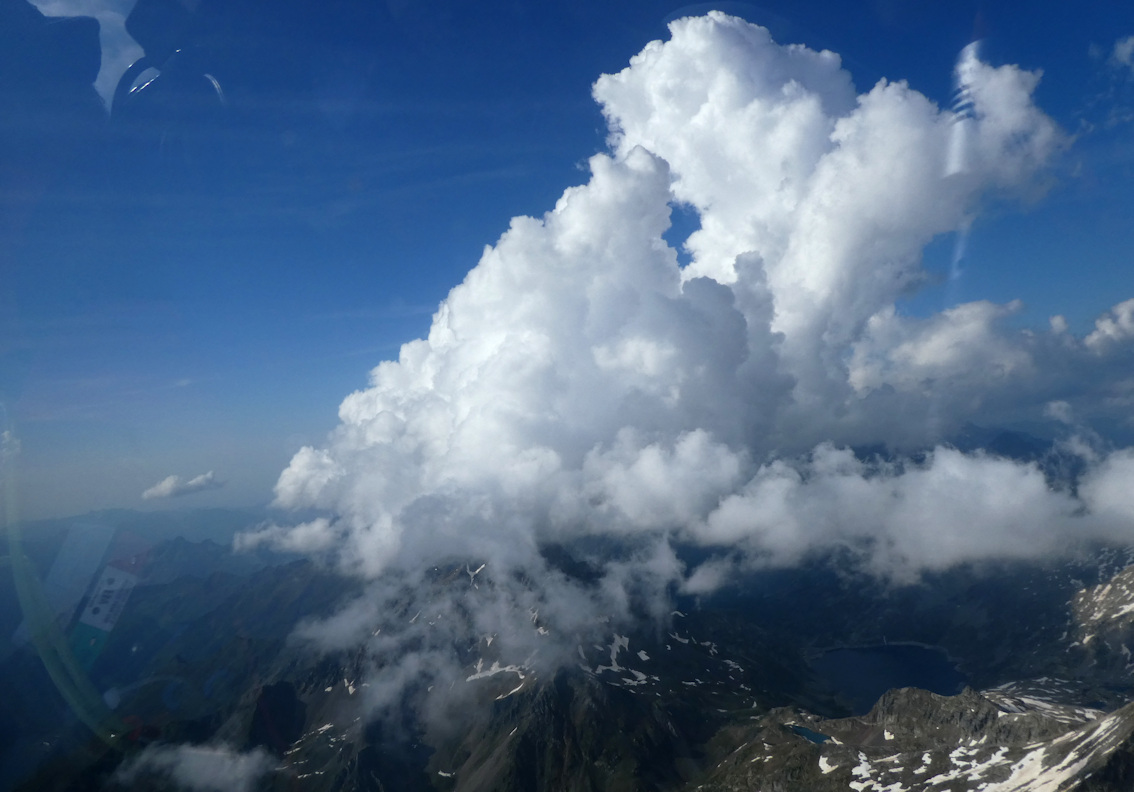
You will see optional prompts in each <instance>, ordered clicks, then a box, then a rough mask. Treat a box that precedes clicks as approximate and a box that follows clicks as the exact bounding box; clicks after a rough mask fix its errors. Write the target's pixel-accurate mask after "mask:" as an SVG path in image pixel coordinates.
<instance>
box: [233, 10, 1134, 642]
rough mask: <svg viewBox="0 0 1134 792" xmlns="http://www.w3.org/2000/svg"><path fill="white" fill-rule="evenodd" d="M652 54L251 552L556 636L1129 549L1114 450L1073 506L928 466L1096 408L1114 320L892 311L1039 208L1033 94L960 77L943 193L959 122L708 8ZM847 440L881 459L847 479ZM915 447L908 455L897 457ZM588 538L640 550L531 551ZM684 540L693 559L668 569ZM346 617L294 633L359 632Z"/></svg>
mask: <svg viewBox="0 0 1134 792" xmlns="http://www.w3.org/2000/svg"><path fill="white" fill-rule="evenodd" d="M670 29H671V34H672V37H671V39H670V40H669V41H667V42H660V41H655V42H652V43H651V44H649V45H648V46H647V47H646V48H645V49H644V50H643V51H642V52H641V53H640V54H639V55H637V56H636V57H634V58H633V59H632V60H631V62H630V66H629V67H628V68H627V69H625V70H624V71H622V72H620V73H619V74H615V75H604V76H603V77H601V78H600V79H599V80H598V82H597V83H596V84H595V87H594V95H595V98H596V99H597V101H598V102H599V103H600V104H601V106H602V109H603V112H604V114H605V116H606V118H607V121H608V124H609V127H610V138H609V145H610V153H607V154H598V155H596V156H594V157H593V158H592V159H591V160H590V170H591V177H590V180H589V181H588V182H587V183H586V184H584V185H582V186H578V187H572V188H570V189H568V190H566V191H565V192H564V194H563V196H562V198H561V199H560V200H559V201H558V203H557V204H556V206H555V208H554V209H552V210H551V211H550V212H548V213H547V214H545V215H544V216H543V217H542V218H532V217H519V218H516V219H514V220H513V221H512V223H511V226H510V228H509V229H508V231H507V232H506V233H505V234H504V235H503V236H502V237H501V238H500V240H499V241H498V242H497V243H496V245H495V246H494V247H488V248H486V249H485V252H484V255H483V257H482V258H481V260H480V262H479V264H477V266H476V267H475V268H474V269H472V271H471V272H470V273H469V274H468V276H467V278H466V279H465V281H464V282H463V283H462V284H460V285H459V286H457V287H456V288H454V289H453V290H452V292H451V293H450V294H449V296H448V298H447V299H446V300H445V301H444V302H443V303H442V304H441V306H440V308H439V310H438V311H437V314H436V315H435V317H434V320H433V325H432V328H431V329H430V332H429V336H428V338H426V339H423V340H416V341H412V342H410V343H408V344H406V345H405V346H403V347H402V350H401V354H400V356H399V359H398V360H397V361H396V362H395V361H389V362H384V363H381V364H380V365H379V366H378V367H377V368H376V369H374V371H373V372H372V373H371V382H370V386H369V387H368V388H367V389H365V390H362V391H359V392H356V393H353V394H351V395H350V396H348V397H347V398H346V400H345V401H344V402H343V404H342V406H341V408H340V412H339V414H340V418H341V421H342V423H341V426H339V427H338V429H337V430H336V431H335V432H334V433H333V434H332V435H331V437H330V438H329V440H328V442H327V444H326V446H325V447H323V448H310V447H309V448H304V449H302V450H301V451H299V453H297V454H296V455H295V457H294V459H293V460H292V462H291V464H290V466H289V467H288V468H287V470H286V471H284V473H283V474H282V475H281V477H280V479H279V483H278V485H277V489H276V494H277V499H278V503H279V504H281V505H283V506H287V507H315V508H318V509H321V510H324V511H325V513H326V515H327V516H326V517H324V518H320V519H319V520H317V521H315V522H312V523H306V524H304V525H301V526H298V527H296V528H294V529H287V528H280V527H278V526H274V527H271V528H269V529H265V531H264V532H262V533H260V534H253V535H250V536H246V537H245V538H244V539H243V542H244V543H246V544H254V543H256V542H258V541H273V542H281V543H283V544H284V545H285V546H290V547H292V548H300V549H302V548H313V549H320V550H328V549H330V550H332V551H333V552H334V553H335V554H336V556H337V558H338V559H339V561H340V562H341V563H342V565H343V566H344V567H345V568H346V569H348V570H351V571H353V572H356V573H359V574H362V575H364V576H368V577H371V578H376V579H380V580H390V579H392V578H393V577H396V576H398V575H412V574H413V570H415V569H418V568H424V567H428V566H431V565H434V564H438V563H439V562H441V561H443V560H445V559H461V560H462V563H463V560H470V562H475V563H473V565H472V566H470V568H469V570H468V572H469V574H468V577H469V582H471V583H475V581H476V580H478V579H487V578H476V576H475V575H474V574H473V570H475V569H476V566H477V565H479V564H480V563H486V564H487V568H486V571H485V572H484V573H481V574H483V575H488V574H491V575H492V578H493V579H494V580H495V581H496V585H497V588H496V589H495V591H496V593H495V594H494V595H493V596H494V597H498V598H503V600H507V601H508V602H510V603H511V606H518V605H519V604H523V606H524V607H525V608H531V609H532V610H538V609H539V608H540V607H542V608H543V610H542V611H541V613H542V614H543V616H541V617H540V618H544V616H546V615H547V614H548V613H550V612H551V610H552V609H553V608H554V607H558V608H559V610H560V611H562V612H561V613H560V614H559V617H560V618H561V619H563V620H566V621H570V620H571V619H576V620H582V619H585V618H587V617H588V614H590V616H593V615H595V613H598V612H600V611H601V610H602V609H606V611H607V614H608V615H609V614H611V613H614V614H615V615H617V614H618V612H619V610H620V609H621V610H622V612H623V613H627V612H629V611H630V610H633V609H634V608H635V607H636V606H635V603H636V602H644V603H647V604H648V603H649V602H651V601H653V600H652V599H651V597H653V596H654V595H655V594H656V593H657V592H662V591H665V590H666V587H667V586H669V587H670V590H672V587H673V586H678V587H684V588H685V589H686V590H692V591H705V590H709V589H712V588H713V587H714V586H717V585H719V584H720V583H721V582H722V581H725V580H727V579H728V575H729V573H730V571H731V570H733V569H736V568H738V567H740V568H743V567H744V566H746V565H753V564H768V563H772V564H776V563H794V562H796V561H797V560H799V559H801V558H803V557H805V556H806V555H807V554H808V553H809V552H812V551H816V550H823V549H828V548H832V547H836V546H838V547H846V548H850V549H851V550H853V551H854V552H855V553H857V554H858V557H859V558H861V559H862V563H863V564H864V565H865V566H866V567H867V568H870V569H872V570H875V571H876V572H878V573H879V574H882V575H891V576H898V577H909V576H911V575H915V574H916V572H917V571H918V570H919V569H924V568H934V567H936V568H940V567H943V566H945V565H949V564H953V563H956V562H959V561H964V560H966V559H972V558H978V557H986V556H1025V555H1032V554H1037V553H1044V552H1048V551H1052V550H1054V549H1055V548H1056V547H1057V546H1058V545H1059V544H1060V543H1061V541H1062V540H1061V537H1062V536H1064V535H1066V534H1067V533H1069V532H1072V533H1075V534H1076V535H1079V536H1082V535H1093V536H1104V537H1105V536H1113V535H1115V533H1116V532H1120V531H1123V530H1126V529H1127V528H1128V527H1129V524H1130V522H1131V519H1132V517H1134V502H1132V500H1131V498H1130V497H1129V496H1127V495H1124V494H1123V493H1124V492H1129V491H1130V488H1126V489H1123V488H1122V487H1121V486H1118V485H1117V484H1116V483H1115V481H1116V478H1120V477H1122V476H1123V475H1124V472H1126V473H1128V472H1129V471H1130V454H1129V453H1128V452H1121V453H1120V454H1118V455H1117V456H1115V457H1113V458H1104V457H1103V456H1099V457H1098V459H1097V460H1096V462H1097V467H1096V468H1092V469H1091V470H1089V471H1088V472H1087V473H1086V475H1085V479H1084V481H1083V483H1082V486H1081V487H1080V488H1079V490H1078V492H1079V494H1078V495H1077V496H1076V495H1072V494H1071V493H1070V492H1064V491H1060V490H1059V489H1058V488H1057V487H1052V486H1051V485H1050V483H1049V482H1048V481H1046V480H1045V476H1044V475H1043V473H1041V471H1040V469H1039V468H1037V467H1036V466H1034V465H1029V464H1022V463H1017V462H1013V461H1009V460H1005V459H1001V458H996V457H993V456H991V455H986V454H982V453H974V454H962V453H960V452H958V451H956V450H952V449H951V448H949V447H944V446H942V447H937V448H936V449H934V445H935V443H937V442H938V441H941V440H943V439H946V438H947V437H948V436H949V435H950V433H952V432H954V431H955V430H956V429H957V428H958V427H960V426H961V425H962V424H963V423H964V422H966V421H978V422H979V421H983V422H989V423H995V422H996V421H997V420H998V418H1002V417H1003V416H1005V415H1006V414H1007V410H1008V409H1011V411H1012V414H1013V415H1017V416H1019V415H1024V416H1031V417H1035V418H1036V419H1037V420H1039V419H1042V418H1043V416H1044V415H1045V412H1044V407H1045V405H1046V404H1047V403H1049V402H1056V401H1058V402H1059V403H1060V404H1061V405H1062V406H1061V407H1060V410H1059V411H1057V412H1061V414H1064V415H1071V414H1074V415H1077V416H1078V417H1079V418H1083V417H1091V416H1095V415H1096V414H1097V413H1098V412H1099V411H1103V410H1106V409H1118V408H1116V407H1115V405H1116V404H1118V402H1116V401H1115V399H1116V398H1118V399H1120V395H1121V393H1122V389H1121V380H1122V376H1121V374H1120V373H1118V374H1112V373H1111V372H1113V371H1120V369H1118V368H1116V367H1115V362H1116V361H1119V360H1122V359H1125V360H1127V361H1129V360H1130V357H1131V340H1132V339H1131V336H1132V334H1131V333H1128V332H1126V330H1125V328H1126V325H1127V324H1128V323H1127V322H1126V321H1125V319H1126V318H1127V314H1128V313H1129V310H1127V309H1128V307H1129V304H1125V303H1124V304H1122V305H1120V306H1118V307H1117V308H1115V309H1114V311H1113V312H1112V313H1110V314H1108V315H1107V316H1106V317H1104V318H1103V319H1102V320H1100V324H1099V326H1098V330H1097V331H1096V332H1095V333H1094V334H1092V335H1091V336H1090V337H1088V338H1087V339H1079V338H1075V337H1073V336H1071V335H1070V334H1069V333H1068V332H1066V329H1065V327H1066V323H1064V322H1062V320H1059V319H1058V318H1057V320H1053V322H1052V330H1051V331H1050V332H1046V331H1045V332H1043V333H1033V332H1019V331H1012V330H1009V329H1007V328H1006V327H1005V326H1004V325H1003V324H1002V320H1003V319H1004V317H1006V316H1008V315H1010V314H1012V313H1013V312H1014V311H1015V310H1016V309H1017V306H1016V305H1015V304H1008V305H997V304H993V303H989V302H975V303H968V304H963V305H957V306H953V307H950V308H948V309H947V310H945V311H943V312H941V313H939V314H936V315H933V316H929V317H927V318H918V319H912V318H907V317H904V316H902V315H901V314H900V313H899V312H898V311H897V310H896V309H895V302H896V301H897V300H898V299H899V298H900V297H901V296H903V295H904V294H907V293H909V292H910V291H911V290H913V289H915V288H916V287H917V286H918V284H919V283H920V282H921V281H922V279H923V277H924V274H923V270H922V269H921V261H920V256H921V250H922V249H923V247H924V246H925V245H926V244H927V243H928V242H930V241H931V240H932V239H933V238H934V237H936V236H938V235H941V234H948V233H951V232H955V231H957V230H958V229H961V228H963V227H965V226H966V224H968V223H970V222H971V220H972V218H973V216H974V215H975V214H976V213H978V212H979V210H980V207H981V205H982V203H983V202H987V201H989V200H1009V199H1011V198H1012V196H1014V195H1019V194H1021V193H1023V192H1031V193H1034V191H1035V189H1036V188H1037V186H1040V185H1041V184H1042V182H1043V179H1044V169H1045V166H1046V164H1047V163H1048V162H1049V161H1050V160H1051V159H1052V158H1053V157H1054V156H1055V155H1056V154H1057V153H1058V151H1059V150H1060V149H1061V148H1062V147H1063V146H1064V145H1065V143H1066V140H1065V138H1064V136H1063V135H1062V133H1061V132H1060V131H1059V130H1058V128H1057V127H1056V125H1055V124H1054V123H1053V122H1052V121H1051V120H1050V119H1049V118H1048V117H1047V116H1046V115H1044V114H1043V113H1042V112H1041V111H1040V110H1039V109H1037V108H1036V106H1035V105H1034V104H1033V103H1032V91H1033V89H1034V88H1035V86H1036V84H1037V82H1038V79H1039V78H1038V76H1037V75H1036V74H1033V73H1029V72H1025V71H1022V70H1020V69H1019V68H1017V67H1014V66H1002V67H998V68H993V67H991V66H989V65H986V64H984V63H981V62H980V61H979V60H977V59H976V58H975V57H971V58H967V59H966V60H965V64H964V68H965V70H966V73H965V75H964V80H965V84H966V88H967V90H968V92H969V97H970V98H971V102H972V107H971V110H968V111H967V112H969V113H970V114H971V118H970V119H969V120H968V121H966V123H967V125H968V129H967V134H966V147H967V148H968V150H967V151H966V152H965V160H966V167H965V168H963V169H957V168H950V167H948V158H949V156H950V139H951V136H952V135H951V130H952V127H953V124H954V121H955V119H954V114H953V112H951V111H949V110H942V109H940V108H938V107H937V106H936V105H935V104H934V103H933V102H931V101H929V100H928V99H926V98H925V97H924V96H922V95H921V94H919V93H917V92H916V91H915V90H913V89H911V88H910V87H909V86H907V85H906V84H905V83H902V82H887V81H882V82H879V83H878V84H877V85H875V86H874V87H873V88H871V89H870V90H869V91H868V92H866V93H863V94H858V95H856V92H855V88H854V86H853V84H852V82H851V78H850V75H848V74H847V73H846V72H845V71H843V69H842V67H841V64H840V60H839V58H838V56H837V55H835V54H833V53H831V52H815V51H812V50H810V49H807V48H806V47H803V46H781V45H779V44H777V43H775V42H774V41H772V39H771V38H770V36H769V34H768V32H767V31H766V30H764V29H763V28H761V27H757V26H755V25H751V24H748V23H746V22H744V21H742V20H739V19H735V18H731V17H728V16H725V15H723V14H720V13H715V12H714V13H712V14H710V15H708V16H707V17H702V18H691V19H682V20H678V21H676V22H674V23H673V24H672V25H671V26H670ZM674 205H681V206H682V207H684V208H685V209H687V210H688V211H689V212H691V213H695V214H696V215H697V216H699V218H700V228H699V230H697V231H696V232H694V233H693V234H692V235H691V236H690V237H689V238H688V240H687V241H686V242H685V246H686V250H687V251H688V253H689V254H690V256H691V262H690V263H689V264H688V265H687V266H685V267H682V266H680V265H679V262H678V256H677V252H676V251H675V250H674V249H673V248H672V247H670V245H669V244H668V243H667V242H666V240H665V238H664V237H663V234H665V232H666V231H667V229H668V227H669V223H670V212H671V207H673V206H674ZM1125 393H1126V394H1127V396H1126V398H1127V399H1129V390H1127V391H1125ZM1116 394H1118V395H1116ZM1108 405H1110V407H1108ZM1120 406H1121V405H1119V407H1120ZM1046 414H1048V415H1050V414H1052V411H1051V410H1050V409H1049V410H1048V412H1047V413H1046ZM859 444H884V445H886V446H887V447H888V448H890V449H891V450H892V451H894V452H896V453H897V455H891V456H889V457H888V459H887V461H875V462H866V461H863V460H862V459H860V458H858V457H856V456H855V455H854V454H853V453H851V452H850V451H849V450H847V449H848V448H849V447H851V446H855V445H859ZM914 449H920V450H922V451H926V450H927V449H930V450H928V452H927V453H922V454H919V455H918V456H917V457H916V461H912V460H911V459H906V460H903V459H902V458H901V457H900V454H901V453H902V452H903V451H912V450H914ZM1084 453H1086V452H1084ZM1092 471H1093V472H1092ZM1096 479H1097V480H1096ZM1093 497H1097V498H1098V500H1099V503H1098V506H1099V508H1098V509H1095V508H1094V506H1095V504H1094V503H1093V502H1092V500H1091V499H1092V498H1093ZM588 535H600V536H615V537H618V538H619V540H620V545H621V546H626V545H630V546H632V547H634V548H636V549H635V550H633V551H632V552H629V553H623V554H621V555H619V556H618V559H617V560H612V559H610V558H605V559H604V558H596V559H594V563H595V564H596V565H597V568H598V569H599V577H600V581H601V583H600V585H597V586H594V585H592V586H590V587H589V588H587V589H586V591H585V592H584V590H583V589H582V588H572V585H573V584H572V583H571V581H570V579H568V578H567V577H565V576H563V575H561V574H559V573H556V572H553V571H552V570H551V568H550V567H549V566H548V563H547V561H546V560H545V557H546V555H547V554H546V552H542V553H541V548H544V549H545V548H546V547H547V546H548V545H549V544H555V543H563V542H567V541H569V540H571V539H573V538H578V537H582V536H588ZM677 543H693V544H701V545H704V546H706V547H708V548H715V551H714V552H710V557H711V558H712V559H713V560H710V561H709V562H708V563H706V564H704V565H702V566H701V567H698V568H695V569H693V568H687V567H686V566H685V565H684V564H683V563H682V562H681V561H680V560H679V559H678V557H677V556H676V554H675V553H674V551H673V550H672V549H671V547H672V546H674V545H675V544H677ZM519 573H522V574H519ZM521 579H522V580H524V581H527V582H526V583H525V584H524V585H525V586H527V588H526V589H525V591H524V593H523V594H522V595H521V594H520V593H513V594H511V595H507V596H505V594H504V593H502V590H503V587H504V584H503V583H502V581H505V580H521ZM533 581H535V582H533ZM553 589H554V590H555V591H556V592H557V594H556V595H555V596H552V595H551V594H550V593H549V592H551V591H552V590H553ZM572 592H575V594H578V596H577V597H576V599H575V600H572V599H571V593H572ZM558 594H564V596H558ZM509 597H511V598H512V599H508V598H509ZM503 600H502V601H503ZM521 601H522V602H521ZM572 602H574V604H573V605H569V603H572ZM511 606H509V607H511ZM359 607H360V608H362V610H359V611H357V612H354V613H353V616H352V612H344V614H343V615H342V616H341V618H340V619H339V620H338V621H337V622H334V623H328V624H325V625H321V626H319V627H313V628H312V630H313V632H316V633H319V634H320V635H322V636H323V637H324V638H325V639H327V640H331V635H332V633H334V634H340V635H341V634H343V632H344V631H346V632H349V630H347V626H348V625H349V624H350V623H352V619H353V621H354V622H358V623H359V624H361V623H362V622H365V621H366V619H367V618H370V616H367V615H365V614H363V612H362V611H367V613H370V614H371V615H372V611H374V610H375V609H376V608H377V606H373V608H371V609H370V610H367V608H365V607H363V606H359ZM506 610H507V607H503V606H502V608H501V612H504V611H506ZM568 611H570V612H568ZM552 628H553V629H554V625H552ZM368 634H369V633H368Z"/></svg>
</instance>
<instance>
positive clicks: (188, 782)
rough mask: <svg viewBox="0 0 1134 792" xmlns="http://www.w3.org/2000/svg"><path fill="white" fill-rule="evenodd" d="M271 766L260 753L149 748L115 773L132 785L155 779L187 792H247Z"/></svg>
mask: <svg viewBox="0 0 1134 792" xmlns="http://www.w3.org/2000/svg"><path fill="white" fill-rule="evenodd" d="M274 764H275V762H274V761H273V760H272V758H271V756H269V755H268V754H267V753H265V752H264V751H263V750H261V749H258V748H257V749H255V750H252V751H249V752H247V753H240V752H238V751H234V750H232V749H230V748H227V747H225V746H208V745H176V746H171V745H149V746H146V748H145V749H144V750H143V751H142V752H141V753H140V754H138V755H137V756H136V757H134V758H133V759H131V760H129V761H128V762H126V763H125V764H123V766H122V767H121V768H120V769H119V770H118V771H117V773H116V774H115V778H116V779H117V780H119V781H121V782H122V783H125V784H132V783H134V782H135V781H136V780H137V779H139V778H148V777H154V776H156V777H158V778H162V779H165V780H167V781H171V782H172V783H173V784H175V785H176V787H177V788H178V789H183V790H186V791H187V792H250V790H252V789H254V788H255V784H256V782H257V781H258V780H259V779H260V778H261V777H262V776H263V775H264V774H265V773H267V772H269V771H270V770H271V769H272V768H273V766H274Z"/></svg>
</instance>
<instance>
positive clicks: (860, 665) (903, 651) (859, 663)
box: [811, 644, 965, 715]
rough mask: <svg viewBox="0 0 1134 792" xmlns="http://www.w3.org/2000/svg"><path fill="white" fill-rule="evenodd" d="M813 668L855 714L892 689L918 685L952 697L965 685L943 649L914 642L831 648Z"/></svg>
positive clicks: (865, 709)
mask: <svg viewBox="0 0 1134 792" xmlns="http://www.w3.org/2000/svg"><path fill="white" fill-rule="evenodd" d="M811 669H812V670H813V671H814V672H815V674H816V675H817V676H818V677H819V678H820V679H822V680H823V681H824V682H826V683H827V684H828V685H829V686H830V687H831V688H833V689H834V690H835V692H836V693H838V694H839V695H840V696H841V697H842V698H843V699H845V700H846V701H847V702H848V703H849V704H850V705H851V708H852V710H853V712H854V714H855V715H864V714H866V713H867V712H869V711H870V708H871V707H873V706H874V703H875V702H876V701H878V698H879V697H880V696H881V695H882V694H883V693H885V692H886V691H887V690H890V689H891V688H902V687H916V688H921V689H923V690H928V691H931V692H933V693H939V694H941V695H944V696H951V695H954V694H956V693H960V692H961V690H962V688H964V686H965V678H964V676H962V675H961V672H960V671H958V670H957V667H956V666H955V665H953V663H952V662H950V660H949V658H948V656H947V655H946V654H945V653H944V652H943V651H941V650H940V649H933V648H930V647H925V646H914V645H910V644H882V645H878V646H860V647H854V648H846V649H831V650H830V651H827V652H824V653H823V654H821V655H819V656H818V657H817V658H815V659H814V660H812V661H811Z"/></svg>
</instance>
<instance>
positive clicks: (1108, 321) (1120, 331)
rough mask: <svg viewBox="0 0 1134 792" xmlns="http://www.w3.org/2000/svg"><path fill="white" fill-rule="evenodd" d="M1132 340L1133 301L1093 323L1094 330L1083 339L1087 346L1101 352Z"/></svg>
mask: <svg viewBox="0 0 1134 792" xmlns="http://www.w3.org/2000/svg"><path fill="white" fill-rule="evenodd" d="M1132 338H1134V299H1130V300H1126V301H1125V302H1121V303H1119V304H1118V305H1116V306H1114V307H1113V308H1111V309H1110V310H1109V311H1107V312H1106V313H1105V314H1103V315H1102V316H1100V317H1099V318H1098V319H1097V320H1096V321H1095V329H1094V332H1092V333H1091V334H1090V335H1088V336H1087V338H1086V339H1085V341H1086V344H1087V346H1088V347H1089V348H1090V349H1092V350H1094V351H1095V352H1102V351H1104V350H1106V349H1108V348H1110V347H1112V346H1114V345H1117V344H1122V343H1124V342H1128V341H1129V340H1130V339H1132Z"/></svg>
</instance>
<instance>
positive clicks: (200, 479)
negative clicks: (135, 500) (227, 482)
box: [142, 470, 224, 500]
mask: <svg viewBox="0 0 1134 792" xmlns="http://www.w3.org/2000/svg"><path fill="white" fill-rule="evenodd" d="M223 486H224V482H223V481H218V480H217V478H216V476H215V475H213V471H211V470H210V471H209V472H208V473H202V474H201V475H199V476H196V477H194V478H191V479H189V480H188V481H185V480H183V479H182V478H181V476H166V477H165V478H164V479H162V480H161V481H159V482H158V483H157V484H154V485H153V486H152V487H150V488H149V489H148V490H146V491H145V492H143V493H142V499H143V500H153V499H155V498H178V497H181V496H182V495H192V494H193V493H194V492H203V491H204V490H212V489H220V488H221V487H223Z"/></svg>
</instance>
